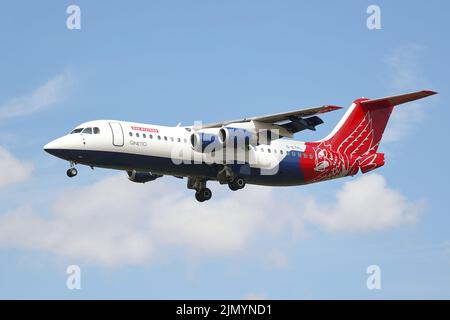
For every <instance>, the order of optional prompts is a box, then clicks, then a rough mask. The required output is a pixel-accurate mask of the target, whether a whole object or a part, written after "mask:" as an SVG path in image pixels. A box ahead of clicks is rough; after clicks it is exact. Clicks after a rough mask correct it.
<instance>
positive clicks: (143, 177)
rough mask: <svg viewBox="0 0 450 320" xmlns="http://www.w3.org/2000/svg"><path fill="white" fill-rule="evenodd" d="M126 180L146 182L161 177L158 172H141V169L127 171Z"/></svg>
mask: <svg viewBox="0 0 450 320" xmlns="http://www.w3.org/2000/svg"><path fill="white" fill-rule="evenodd" d="M127 174H128V180H130V181H133V182H136V183H146V182H149V181H153V180H155V179H156V178H159V177H162V176H161V175H158V174H152V173H151V172H141V171H136V170H132V171H127Z"/></svg>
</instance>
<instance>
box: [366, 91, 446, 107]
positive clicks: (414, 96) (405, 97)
mask: <svg viewBox="0 0 450 320" xmlns="http://www.w3.org/2000/svg"><path fill="white" fill-rule="evenodd" d="M436 93H437V92H434V91H431V90H423V91H417V92H411V93H405V94H401V95H398V96H391V97H385V98H380V99H372V100H365V101H361V104H362V105H376V104H380V103H382V104H383V103H385V102H388V103H389V104H390V105H391V106H396V105H399V104H402V103H406V102H410V101H414V100H418V99H422V98H425V97H428V96H432V95H434V94H436Z"/></svg>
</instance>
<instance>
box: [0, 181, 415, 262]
mask: <svg viewBox="0 0 450 320" xmlns="http://www.w3.org/2000/svg"><path fill="white" fill-rule="evenodd" d="M169 179H170V178H162V179H160V180H157V181H154V182H150V183H148V184H145V185H142V184H133V183H131V182H128V181H127V180H126V177H125V176H124V175H119V176H113V177H111V178H107V179H104V180H101V181H99V182H97V183H95V184H93V185H90V186H85V187H79V188H75V189H72V190H67V191H64V192H63V193H61V194H60V195H56V200H55V201H54V202H53V204H52V206H51V214H45V215H39V214H37V213H36V212H33V211H32V210H31V208H29V207H25V208H20V209H19V210H16V211H14V212H9V213H5V214H2V215H0V246H1V247H6V248H25V249H29V250H36V251H42V252H50V253H53V254H55V255H56V256H60V257H66V258H70V259H71V261H74V260H76V261H77V259H79V260H80V261H84V260H86V261H88V262H92V263H95V264H100V265H106V266H117V265H127V264H142V263H148V262H155V261H158V260H160V259H162V258H164V257H165V256H166V255H167V254H181V255H182V256H183V257H185V256H187V257H202V256H203V257H204V256H228V255H236V254H245V253H246V252H248V250H249V249H250V248H251V244H252V243H259V241H257V240H261V239H264V241H266V243H275V246H272V247H274V248H275V247H276V243H277V241H279V240H280V238H281V237H284V239H285V240H286V239H290V241H296V239H297V238H298V237H297V235H298V233H299V232H301V231H302V230H303V221H304V220H306V221H308V222H309V223H314V224H317V225H319V226H322V227H323V228H324V229H325V230H327V231H369V230H379V229H383V228H389V227H394V226H397V225H401V224H403V223H408V222H413V221H415V219H416V218H417V215H418V212H419V209H420V208H419V207H420V206H419V207H417V205H416V204H412V203H410V202H408V201H407V200H406V199H405V198H404V197H403V196H402V195H401V194H400V193H399V192H397V191H394V190H391V189H389V188H387V187H386V185H385V181H384V179H383V177H381V176H379V175H376V174H373V175H369V176H363V177H361V178H359V179H357V180H356V181H352V182H347V183H345V185H344V187H343V189H342V190H340V191H339V192H338V193H337V202H336V203H334V204H329V205H323V204H322V203H318V202H317V201H316V200H314V199H309V200H307V201H304V199H301V198H299V197H297V196H295V195H294V196H293V195H292V194H291V193H290V192H295V191H294V190H293V189H291V190H292V191H287V192H289V195H290V196H289V195H288V196H289V200H288V201H287V199H286V198H284V197H282V196H280V193H277V196H275V194H274V192H275V191H274V190H275V189H272V188H267V187H256V186H248V187H246V189H245V190H242V191H240V192H234V193H231V192H230V191H229V190H228V189H227V187H225V186H218V185H215V184H213V183H211V187H213V188H214V189H216V188H217V189H216V190H214V193H215V194H214V197H213V199H212V200H211V201H209V202H205V203H197V202H196V201H195V199H194V197H193V194H192V193H191V192H189V193H186V192H185V191H184V190H182V188H183V186H182V185H181V184H180V183H179V181H178V180H175V179H174V180H172V181H171V180H169ZM278 190H279V189H278ZM284 196H286V194H284ZM299 226H300V227H299ZM272 250H273V249H272ZM263 251H264V252H263V253H262V254H263V255H264V256H266V260H264V259H263V262H266V263H268V264H269V265H270V266H272V267H274V268H277V269H285V268H287V267H288V264H289V263H288V259H287V257H285V256H284V255H283V254H282V253H280V252H278V251H276V250H275V251H268V252H266V251H265V250H263ZM255 252H256V251H255Z"/></svg>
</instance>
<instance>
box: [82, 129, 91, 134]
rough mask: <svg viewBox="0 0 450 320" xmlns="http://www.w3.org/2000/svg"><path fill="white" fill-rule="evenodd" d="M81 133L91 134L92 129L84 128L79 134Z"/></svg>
mask: <svg viewBox="0 0 450 320" xmlns="http://www.w3.org/2000/svg"><path fill="white" fill-rule="evenodd" d="M81 133H84V134H92V128H85V129H84V130H83V132H81Z"/></svg>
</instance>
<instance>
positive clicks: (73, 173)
mask: <svg viewBox="0 0 450 320" xmlns="http://www.w3.org/2000/svg"><path fill="white" fill-rule="evenodd" d="M66 173H67V176H68V177H69V178H72V177H75V176H76V175H77V174H78V170H77V169H75V168H70V169H68V170H67V172H66Z"/></svg>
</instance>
